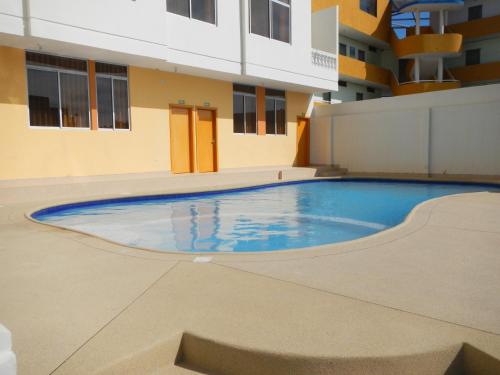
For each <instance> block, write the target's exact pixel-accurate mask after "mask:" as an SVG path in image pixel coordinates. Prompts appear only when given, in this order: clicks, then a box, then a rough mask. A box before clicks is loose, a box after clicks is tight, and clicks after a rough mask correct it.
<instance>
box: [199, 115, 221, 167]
mask: <svg viewBox="0 0 500 375" xmlns="http://www.w3.org/2000/svg"><path fill="white" fill-rule="evenodd" d="M215 126H216V125H215V111H213V110H208V109H198V110H197V119H196V160H197V161H198V171H199V172H215V171H216V170H217V139H216V138H217V135H216V130H215Z"/></svg>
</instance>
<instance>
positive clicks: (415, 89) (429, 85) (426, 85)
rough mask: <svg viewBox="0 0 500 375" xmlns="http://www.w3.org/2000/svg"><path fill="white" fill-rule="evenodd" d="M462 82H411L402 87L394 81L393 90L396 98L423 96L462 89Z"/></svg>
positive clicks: (392, 83)
mask: <svg viewBox="0 0 500 375" xmlns="http://www.w3.org/2000/svg"><path fill="white" fill-rule="evenodd" d="M460 86H461V85H460V82H458V81H454V82H409V83H404V84H402V85H398V83H397V82H396V81H395V80H394V79H393V80H392V81H391V90H392V94H393V95H394V96H400V95H411V94H422V93H424V92H431V91H441V90H451V89H458V88H460Z"/></svg>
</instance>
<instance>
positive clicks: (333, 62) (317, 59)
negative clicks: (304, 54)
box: [311, 49, 337, 71]
mask: <svg viewBox="0 0 500 375" xmlns="http://www.w3.org/2000/svg"><path fill="white" fill-rule="evenodd" d="M311 62H312V64H313V65H314V66H317V67H320V68H325V69H329V70H333V71H335V70H337V56H336V55H334V54H333V53H329V52H325V51H320V50H317V49H313V50H312V51H311Z"/></svg>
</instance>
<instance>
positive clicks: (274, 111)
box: [266, 89, 286, 134]
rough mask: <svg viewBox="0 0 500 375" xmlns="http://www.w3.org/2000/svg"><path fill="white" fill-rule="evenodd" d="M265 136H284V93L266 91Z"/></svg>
mask: <svg viewBox="0 0 500 375" xmlns="http://www.w3.org/2000/svg"><path fill="white" fill-rule="evenodd" d="M266 134H286V99H285V92H284V91H280V90H272V89H266Z"/></svg>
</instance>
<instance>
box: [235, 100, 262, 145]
mask: <svg viewBox="0 0 500 375" xmlns="http://www.w3.org/2000/svg"><path fill="white" fill-rule="evenodd" d="M233 95H241V96H243V133H240V132H235V131H234V124H233V134H241V135H257V133H258V132H259V129H257V127H258V124H259V121H258V119H257V116H258V112H257V95H256V94H249V93H247V92H240V91H235V92H233ZM247 97H250V98H255V133H247V116H246V113H247V112H246V108H247V101H246V98H247ZM233 122H234V118H233Z"/></svg>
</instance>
